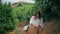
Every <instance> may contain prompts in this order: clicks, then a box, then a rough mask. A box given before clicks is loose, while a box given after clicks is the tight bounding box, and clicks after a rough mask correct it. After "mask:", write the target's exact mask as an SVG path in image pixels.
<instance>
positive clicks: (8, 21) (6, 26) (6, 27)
mask: <svg viewBox="0 0 60 34" xmlns="http://www.w3.org/2000/svg"><path fill="white" fill-rule="evenodd" d="M15 24H16V23H15V17H13V15H12V8H11V3H8V4H6V3H5V4H3V3H2V2H0V32H1V34H2V32H6V31H11V30H13V29H14V28H15ZM4 34H5V33H4Z"/></svg>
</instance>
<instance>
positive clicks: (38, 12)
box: [35, 11, 41, 19]
mask: <svg viewBox="0 0 60 34" xmlns="http://www.w3.org/2000/svg"><path fill="white" fill-rule="evenodd" d="M36 14H38V15H39V19H40V18H41V14H40V11H37V12H36V13H35V16H36Z"/></svg>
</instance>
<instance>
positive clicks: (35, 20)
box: [26, 12, 43, 34]
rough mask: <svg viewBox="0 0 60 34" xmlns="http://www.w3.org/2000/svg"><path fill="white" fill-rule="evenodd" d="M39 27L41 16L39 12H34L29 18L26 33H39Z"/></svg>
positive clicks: (41, 21)
mask: <svg viewBox="0 0 60 34" xmlns="http://www.w3.org/2000/svg"><path fill="white" fill-rule="evenodd" d="M40 28H43V18H42V17H41V14H40V12H36V13H35V15H34V16H32V17H31V19H30V23H29V28H28V30H27V32H26V34H39V29H40Z"/></svg>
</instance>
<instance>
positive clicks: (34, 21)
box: [30, 16, 43, 27]
mask: <svg viewBox="0 0 60 34" xmlns="http://www.w3.org/2000/svg"><path fill="white" fill-rule="evenodd" d="M34 17H35V16H32V17H31V19H30V24H33V26H36V27H38V26H39V25H40V26H41V27H43V18H40V19H35V18H34Z"/></svg>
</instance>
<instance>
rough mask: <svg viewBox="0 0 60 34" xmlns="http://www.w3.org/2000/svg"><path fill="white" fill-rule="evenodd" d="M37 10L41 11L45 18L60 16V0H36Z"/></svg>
mask: <svg viewBox="0 0 60 34" xmlns="http://www.w3.org/2000/svg"><path fill="white" fill-rule="evenodd" d="M35 1H36V3H35V5H36V6H35V7H36V10H39V11H40V12H41V15H42V16H43V18H44V19H45V20H49V19H51V18H52V17H60V0H35Z"/></svg>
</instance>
